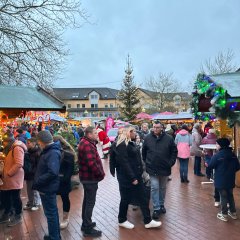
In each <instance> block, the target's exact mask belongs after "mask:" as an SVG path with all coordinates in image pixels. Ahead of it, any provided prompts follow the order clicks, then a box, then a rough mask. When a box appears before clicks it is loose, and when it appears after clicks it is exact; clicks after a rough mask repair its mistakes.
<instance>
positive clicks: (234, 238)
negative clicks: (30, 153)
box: [0, 161, 240, 240]
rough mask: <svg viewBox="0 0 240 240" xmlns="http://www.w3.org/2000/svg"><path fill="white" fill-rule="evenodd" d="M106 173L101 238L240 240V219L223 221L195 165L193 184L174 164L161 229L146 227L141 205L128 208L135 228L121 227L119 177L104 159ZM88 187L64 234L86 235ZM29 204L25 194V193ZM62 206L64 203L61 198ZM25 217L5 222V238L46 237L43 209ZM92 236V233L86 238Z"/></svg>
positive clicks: (76, 196)
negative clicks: (12, 223) (83, 218)
mask: <svg viewBox="0 0 240 240" xmlns="http://www.w3.org/2000/svg"><path fill="white" fill-rule="evenodd" d="M104 167H105V171H106V178H105V179H104V181H102V182H101V183H100V184H99V190H98V196H97V202H96V206H95V209H94V214H93V219H94V221H96V222H97V226H98V228H99V229H100V230H102V232H103V235H102V237H101V238H99V239H101V240H105V239H110V240H117V239H121V240H135V239H136V240H148V239H151V240H160V239H166V240H178V239H182V240H186V239H189V240H190V239H191V240H192V239H199V240H200V239H204V240H225V239H227V240H239V239H240V219H239V220H232V219H229V221H228V222H227V223H226V222H222V221H220V220H218V219H217V218H216V215H217V213H218V211H219V209H217V208H215V207H214V199H213V185H212V184H207V185H201V181H203V180H205V181H206V179H205V178H204V177H195V176H193V175H192V164H191V165H190V167H189V172H190V174H189V175H190V176H189V179H190V183H189V184H182V183H180V181H179V173H178V164H176V165H175V166H174V168H173V174H172V178H173V179H172V181H169V182H168V189H167V196H166V209H167V213H166V214H165V215H163V216H161V221H162V223H163V225H162V227H161V228H160V229H154V230H147V229H145V228H144V225H143V222H142V215H141V212H140V210H137V211H133V210H132V208H131V207H129V220H130V221H131V222H132V223H134V224H135V228H134V229H133V230H127V229H119V227H118V223H117V215H118V204H119V192H118V184H117V181H116V179H115V178H113V177H112V176H111V175H110V174H109V170H108V161H104ZM234 195H235V202H236V207H237V212H238V215H239V216H240V189H235V190H234ZM82 196H83V191H82V188H81V186H80V188H79V189H76V190H74V191H72V192H71V194H70V197H71V202H72V208H71V218H70V224H69V227H68V228H67V229H66V230H64V231H62V237H63V239H66V240H70V239H75V240H78V239H82V238H83V236H82V233H81V231H80V226H81V202H82ZM22 199H23V202H24V203H26V200H27V199H26V193H25V192H23V193H22ZM59 207H60V209H61V203H60V201H59ZM23 218H24V220H23V222H22V224H19V225H17V226H14V227H12V228H8V227H7V226H6V225H4V224H2V225H0V239H1V240H6V239H17V240H20V239H26V240H28V239H34V240H35V239H36V240H37V239H43V236H44V234H45V232H46V229H47V224H46V220H45V217H44V215H43V212H42V210H39V211H37V212H30V211H24V214H23ZM86 239H87V238H86Z"/></svg>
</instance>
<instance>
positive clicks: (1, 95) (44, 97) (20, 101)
mask: <svg viewBox="0 0 240 240" xmlns="http://www.w3.org/2000/svg"><path fill="white" fill-rule="evenodd" d="M28 111H60V112H63V113H64V112H65V111H66V107H65V105H64V103H63V102H62V101H61V100H59V99H58V98H56V97H55V96H54V95H53V94H51V93H50V92H48V91H46V90H44V89H43V88H42V87H39V86H37V87H24V86H6V85H0V112H1V114H0V120H3V118H4V119H5V118H6V116H7V117H9V118H14V117H16V116H19V115H20V114H23V115H24V114H26V112H28Z"/></svg>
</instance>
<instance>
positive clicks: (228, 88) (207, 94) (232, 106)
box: [192, 72, 240, 185]
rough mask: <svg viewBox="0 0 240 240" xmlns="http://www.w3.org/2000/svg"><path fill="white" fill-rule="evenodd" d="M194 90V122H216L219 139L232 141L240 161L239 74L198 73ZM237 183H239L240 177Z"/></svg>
mask: <svg viewBox="0 0 240 240" xmlns="http://www.w3.org/2000/svg"><path fill="white" fill-rule="evenodd" d="M194 88H195V91H194V93H193V98H192V112H193V115H194V118H195V120H198V121H213V122H214V127H215V128H216V129H217V130H218V132H219V136H220V137H228V138H231V139H233V141H232V146H233V148H234V151H235V153H236V155H237V156H238V158H239V159H240V91H239V89H240V72H233V73H225V74H218V75H213V76H207V75H204V74H199V75H198V78H197V80H196V82H195V85H194ZM237 181H239V182H240V176H238V177H237ZM238 185H240V184H238Z"/></svg>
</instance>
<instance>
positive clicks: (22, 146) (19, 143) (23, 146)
mask: <svg viewBox="0 0 240 240" xmlns="http://www.w3.org/2000/svg"><path fill="white" fill-rule="evenodd" d="M17 146H20V147H21V148H23V150H24V151H25V152H26V151H27V146H26V145H25V144H24V143H23V142H22V141H18V140H16V141H15V142H14V143H13V145H12V148H14V147H17Z"/></svg>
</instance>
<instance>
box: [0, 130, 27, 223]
mask: <svg viewBox="0 0 240 240" xmlns="http://www.w3.org/2000/svg"><path fill="white" fill-rule="evenodd" d="M3 147H4V150H3V153H4V154H5V156H6V157H5V159H4V169H3V185H2V186H0V190H1V191H2V193H3V196H4V213H3V215H2V217H1V218H0V223H5V222H7V223H8V226H9V227H11V226H14V225H16V224H18V223H20V222H21V221H22V216H21V215H22V201H21V198H20V191H21V189H22V188H23V181H24V170H23V168H22V167H23V163H24V152H25V151H26V150H27V147H26V146H25V144H24V143H22V142H21V141H17V140H15V139H14V136H13V134H12V133H9V132H8V133H6V134H4V136H3ZM12 209H13V210H14V216H13V217H11V220H10V219H9V218H10V216H9V215H10V212H11V210H12Z"/></svg>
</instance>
